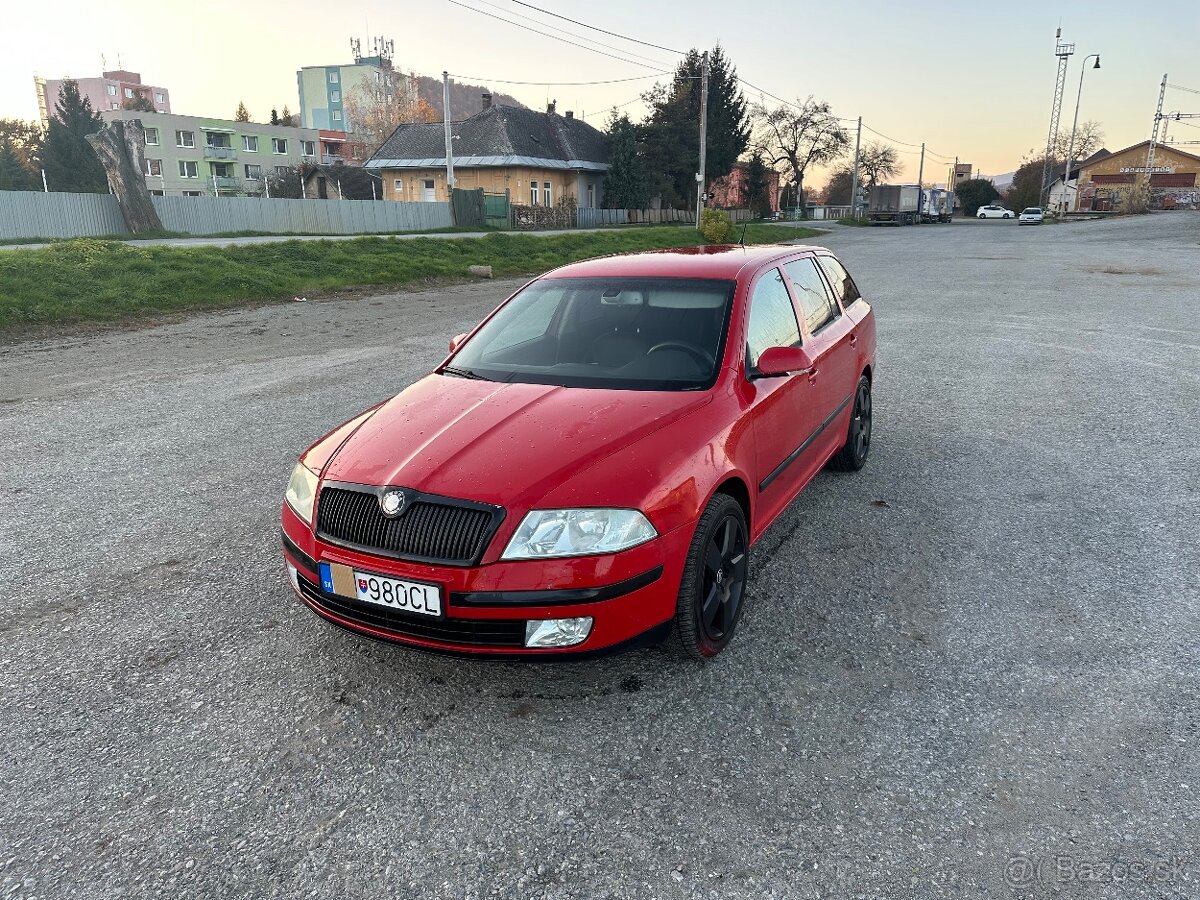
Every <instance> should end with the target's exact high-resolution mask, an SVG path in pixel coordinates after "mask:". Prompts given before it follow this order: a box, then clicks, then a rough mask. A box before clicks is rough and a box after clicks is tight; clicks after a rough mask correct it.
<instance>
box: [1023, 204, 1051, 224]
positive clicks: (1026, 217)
mask: <svg viewBox="0 0 1200 900" xmlns="http://www.w3.org/2000/svg"><path fill="white" fill-rule="evenodd" d="M1044 219H1045V216H1044V215H1043V214H1042V208H1041V207H1040V206H1031V207H1029V208H1028V209H1023V210H1021V215H1019V216H1017V224H1018V225H1041V224H1042V221H1043V220H1044Z"/></svg>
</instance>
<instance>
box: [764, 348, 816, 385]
mask: <svg viewBox="0 0 1200 900" xmlns="http://www.w3.org/2000/svg"><path fill="white" fill-rule="evenodd" d="M813 368H814V367H813V361H812V357H810V356H809V355H808V351H807V350H805V349H804V348H803V347H768V348H767V349H766V350H764V351H763V352H762V355H761V356H759V358H758V365H757V366H756V367H755V375H756V376H757V377H758V378H777V377H779V376H780V375H788V374H790V373H792V372H808V371H811V370H812V369H813Z"/></svg>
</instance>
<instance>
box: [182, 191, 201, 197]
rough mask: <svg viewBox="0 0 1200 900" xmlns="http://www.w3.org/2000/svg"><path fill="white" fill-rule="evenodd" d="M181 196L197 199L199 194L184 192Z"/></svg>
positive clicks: (197, 192) (196, 192)
mask: <svg viewBox="0 0 1200 900" xmlns="http://www.w3.org/2000/svg"><path fill="white" fill-rule="evenodd" d="M183 196H185V197H199V196H200V192H199V191H184V192H183Z"/></svg>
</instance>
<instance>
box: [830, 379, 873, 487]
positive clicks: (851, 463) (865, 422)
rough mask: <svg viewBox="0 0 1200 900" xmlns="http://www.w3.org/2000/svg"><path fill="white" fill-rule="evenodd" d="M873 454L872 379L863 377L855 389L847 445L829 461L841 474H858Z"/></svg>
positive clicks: (847, 432) (847, 428)
mask: <svg viewBox="0 0 1200 900" xmlns="http://www.w3.org/2000/svg"><path fill="white" fill-rule="evenodd" d="M870 452H871V379H870V378H868V377H867V376H866V375H863V376H862V377H860V378H859V379H858V386H857V387H856V388H855V389H854V406H853V407H852V408H851V410H850V424H849V425H848V426H846V443H845V444H843V445H842V449H841V450H839V451H838V452H837V454H836V455H835V456H834V457H833V459H831V460H830V461H829V466H830V468H832V469H837V470H838V471H839V472H857V471H858V470H859V469H861V468H862V467H863V466H865V465H866V464H867V455H868V454H869V453H870Z"/></svg>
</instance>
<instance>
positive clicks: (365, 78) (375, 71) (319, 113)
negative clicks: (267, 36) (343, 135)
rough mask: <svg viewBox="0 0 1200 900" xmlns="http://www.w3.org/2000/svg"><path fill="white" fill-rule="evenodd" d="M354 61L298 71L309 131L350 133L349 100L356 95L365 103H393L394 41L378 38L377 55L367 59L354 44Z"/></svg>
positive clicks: (302, 121) (303, 114)
mask: <svg viewBox="0 0 1200 900" xmlns="http://www.w3.org/2000/svg"><path fill="white" fill-rule="evenodd" d="M350 46H351V50H352V51H353V53H354V62H353V63H351V64H349V65H345V66H341V65H337V66H305V67H304V68H302V69H300V70H298V71H297V72H296V87H297V89H298V90H299V92H300V124H301V125H302V126H303V127H305V128H316V129H327V130H330V131H350V130H351V128H350V127H349V123H348V121H347V110H346V100H347V98H348V97H351V96H352V95H353V94H354V93H355V92H359V93H360V97H361V100H362V101H367V100H369V99H371V98H372V97H374V98H376V99H378V100H381V101H382V100H390V99H391V94H392V91H393V90H394V84H393V78H392V71H393V70H392V49H391V41H386V40H383V39H376V40H375V43H374V55H373V56H363V55H362V52H361V49H360V44H359V42H358V41H351V42H350Z"/></svg>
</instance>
